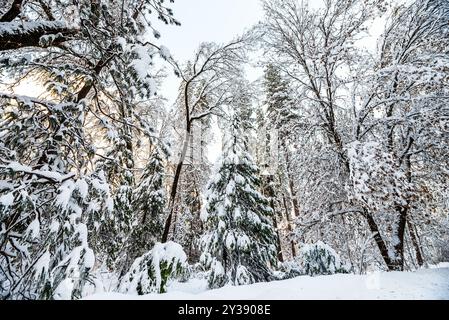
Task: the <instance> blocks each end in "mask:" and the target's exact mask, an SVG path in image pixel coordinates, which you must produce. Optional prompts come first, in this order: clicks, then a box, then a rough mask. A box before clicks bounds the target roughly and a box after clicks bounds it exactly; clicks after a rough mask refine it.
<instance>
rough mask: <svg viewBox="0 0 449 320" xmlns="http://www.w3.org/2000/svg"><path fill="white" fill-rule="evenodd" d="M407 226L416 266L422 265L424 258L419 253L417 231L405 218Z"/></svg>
mask: <svg viewBox="0 0 449 320" xmlns="http://www.w3.org/2000/svg"><path fill="white" fill-rule="evenodd" d="M407 227H408V231H409V232H410V239H411V240H412V244H413V247H414V248H415V253H416V261H417V262H418V266H420V267H422V266H423V265H424V258H423V256H422V253H421V248H420V245H419V242H418V232H416V228H415V226H414V225H413V224H412V223H411V222H410V220H408V219H407Z"/></svg>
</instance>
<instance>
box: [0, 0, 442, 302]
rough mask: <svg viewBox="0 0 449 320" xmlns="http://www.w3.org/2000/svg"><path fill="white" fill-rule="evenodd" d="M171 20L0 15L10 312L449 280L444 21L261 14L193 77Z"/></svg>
mask: <svg viewBox="0 0 449 320" xmlns="http://www.w3.org/2000/svg"><path fill="white" fill-rule="evenodd" d="M179 1H181V0H179ZM184 1H185V0H184ZM177 2H178V1H176V3H177ZM213 2H214V1H210V6H211V8H210V10H213V6H214V5H213ZM176 3H174V1H173V0H170V1H167V0H166V1H164V0H92V1H86V0H0V298H1V299H4V300H25V299H26V300H28V299H32V300H34V299H39V300H42V299H45V300H47V299H48V300H53V299H57V300H58V299H59V300H60V299H63V300H66V299H82V298H85V297H88V296H91V295H93V294H97V293H104V292H112V293H117V294H123V295H134V296H138V295H148V294H150V295H151V294H152V295H156V294H163V293H166V292H167V290H168V289H167V288H169V287H170V286H172V285H173V284H177V285H178V286H179V285H182V284H183V283H184V284H185V283H191V282H192V281H202V283H204V286H205V288H206V290H212V289H219V288H222V287H227V286H232V287H234V286H242V285H250V284H254V283H265V282H270V283H271V282H277V281H284V280H287V279H293V278H297V277H304V276H312V277H313V276H324V275H326V277H329V279H330V278H332V277H333V276H334V275H335V274H342V275H366V274H369V273H372V272H382V273H385V274H391V273H393V274H394V273H395V272H397V273H398V274H402V271H408V272H414V271H417V270H418V271H419V270H423V269H426V268H429V266H434V265H438V264H439V263H442V262H448V261H449V190H448V184H449V1H447V0H402V1H401V0H314V1H307V0H303V1H302V0H261V1H260V6H261V7H262V10H263V15H262V16H261V17H260V19H259V20H260V21H259V22H258V23H255V24H254V25H252V26H251V27H249V28H247V29H246V30H242V32H241V33H240V34H236V35H235V36H234V37H233V38H230V39H228V41H227V42H208V41H205V42H202V43H201V44H200V45H199V46H198V47H197V49H196V51H195V52H194V54H193V55H192V56H191V57H190V58H189V59H177V58H176V56H177V53H176V52H175V51H173V50H171V49H170V48H169V47H167V46H165V45H164V30H168V29H170V30H171V31H170V32H176V33H178V34H179V37H183V21H182V20H178V18H177V11H176ZM192 5H194V1H192ZM201 19H202V18H201V17H198V20H201ZM219 27H221V28H226V26H219ZM374 27H376V28H378V29H379V30H381V32H379V34H380V36H375V37H373V35H372V32H371V31H372V29H373V28H374ZM204 28H207V26H204ZM367 41H368V42H370V43H372V44H373V46H372V47H373V48H374V49H373V50H369V49H367V47H366V46H365V45H364V43H367ZM251 70H258V72H259V73H260V75H259V76H257V77H256V78H257V79H255V80H254V79H250V77H249V76H248V74H249V73H251V72H253V73H254V71H251ZM168 77H173V78H174V79H176V80H175V81H171V82H168V81H166V79H167V78H168ZM167 86H172V87H173V86H174V87H173V89H174V91H175V92H177V94H176V97H175V98H174V99H172V100H173V101H171V100H170V99H167V97H166V96H164V94H163V92H164V88H167ZM211 154H213V156H214V157H215V158H214V160H213V161H211ZM212 158H213V157H212ZM320 279H321V278H320ZM324 279H326V278H324ZM323 281H326V280H323ZM448 298H449V293H448Z"/></svg>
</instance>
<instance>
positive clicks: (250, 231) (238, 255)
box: [201, 117, 276, 288]
mask: <svg viewBox="0 0 449 320" xmlns="http://www.w3.org/2000/svg"><path fill="white" fill-rule="evenodd" d="M240 126H241V123H240V121H239V120H238V118H237V117H236V118H234V121H233V123H232V129H231V134H230V138H229V139H228V141H227V143H226V146H225V151H224V155H223V159H222V160H221V161H220V162H219V165H218V168H217V173H216V175H215V176H214V177H213V178H212V180H211V181H210V183H209V186H208V190H207V195H206V204H205V208H204V211H203V214H202V219H203V221H205V227H206V230H207V232H206V234H205V235H204V236H203V238H202V246H203V249H204V253H203V254H202V256H201V262H202V263H203V264H204V265H205V266H206V268H208V269H210V275H209V279H208V281H209V287H210V288H216V287H221V286H223V285H225V284H228V283H230V284H233V285H243V284H249V283H254V282H261V281H269V280H271V279H273V276H272V272H271V270H270V267H271V266H273V265H274V264H275V263H276V247H275V241H276V238H275V232H274V230H273V226H272V224H271V221H272V220H271V215H272V214H273V212H272V209H271V208H270V206H269V202H268V200H267V199H266V198H265V197H264V196H263V195H262V194H261V193H260V192H259V191H258V187H259V178H258V176H259V175H258V168H257V166H256V165H255V164H254V161H253V159H252V157H251V156H250V155H249V154H248V152H247V151H246V139H245V135H244V133H243V132H242V130H241V129H240Z"/></svg>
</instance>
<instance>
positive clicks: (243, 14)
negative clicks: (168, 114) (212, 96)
mask: <svg viewBox="0 0 449 320" xmlns="http://www.w3.org/2000/svg"><path fill="white" fill-rule="evenodd" d="M170 7H171V8H173V11H174V16H175V18H176V19H177V20H178V21H180V22H181V26H180V27H176V26H167V27H165V26H164V27H159V28H158V30H159V31H160V33H161V39H160V42H161V44H163V45H164V46H166V47H167V48H168V49H169V50H170V52H171V54H172V56H173V57H174V58H175V59H176V60H177V61H178V62H181V63H183V62H186V61H187V60H189V59H191V58H192V57H193V54H194V52H195V50H196V49H197V48H198V46H199V45H200V43H201V42H218V43H223V42H228V41H230V40H232V39H233V38H234V37H235V36H237V35H239V34H242V33H243V32H244V31H245V30H246V29H248V28H249V27H251V26H252V25H254V24H255V23H257V22H258V21H259V20H261V19H262V17H263V10H262V6H261V4H260V1H259V0H175V3H174V4H170ZM178 84H179V80H177V79H176V77H174V76H170V77H169V79H167V81H166V82H165V84H164V85H163V87H162V88H161V94H162V95H163V96H165V97H167V98H168V99H169V101H170V102H173V101H174V99H175V98H176V94H177V90H178Z"/></svg>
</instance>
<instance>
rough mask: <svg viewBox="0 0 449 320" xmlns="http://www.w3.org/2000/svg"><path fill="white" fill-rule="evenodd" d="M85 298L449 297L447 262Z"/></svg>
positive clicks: (191, 284)
mask: <svg viewBox="0 0 449 320" xmlns="http://www.w3.org/2000/svg"><path fill="white" fill-rule="evenodd" d="M86 299H93V300H95V299H114V300H116V299H143V300H153V299H154V300H159V299H160V300H165V299H167V300H170V299H171V300H178V299H179V300H220V299H228V300H249V299H254V300H277V299H282V300H289V299H294V300H308V299H319V300H328V299H332V300H333V299H351V300H352V299H356V300H359V299H360V300H364V299H389V300H390V299H392V300H394V299H445V300H449V264H445V265H444V267H440V268H438V269H436V268H435V269H423V270H419V271H417V272H391V273H374V274H371V275H342V274H340V275H332V276H320V277H313V278H311V277H298V278H294V279H289V280H283V281H275V282H270V283H257V284H253V285H248V286H240V287H224V288H221V289H217V290H209V291H206V290H205V282H204V281H201V280H195V281H190V282H188V283H178V284H176V285H172V286H171V287H170V289H169V292H168V293H166V294H161V295H156V294H151V295H146V296H141V297H136V296H129V295H121V294H117V293H101V294H96V295H93V296H90V297H87V298H86Z"/></svg>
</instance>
